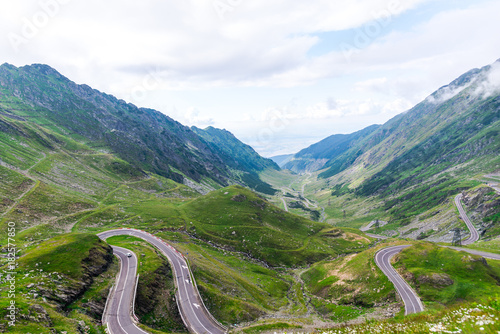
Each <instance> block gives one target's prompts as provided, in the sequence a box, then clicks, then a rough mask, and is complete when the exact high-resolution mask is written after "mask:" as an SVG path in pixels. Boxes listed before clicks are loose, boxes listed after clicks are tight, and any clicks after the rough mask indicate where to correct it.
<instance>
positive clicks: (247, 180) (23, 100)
mask: <svg viewBox="0 0 500 334" xmlns="http://www.w3.org/2000/svg"><path fill="white" fill-rule="evenodd" d="M0 94H1V96H0V115H1V119H0V122H1V123H0V126H1V130H2V132H4V133H11V134H16V135H20V136H29V134H28V133H26V131H25V129H21V127H20V126H18V125H16V124H12V121H13V120H15V121H17V122H19V121H23V122H25V123H30V124H32V125H35V124H36V127H37V128H38V129H39V130H41V131H44V132H45V130H46V129H48V130H49V131H51V132H54V134H52V133H51V134H48V135H62V136H65V137H68V138H71V139H73V140H75V141H78V142H80V143H85V144H86V145H88V146H89V147H90V148H92V149H96V150H99V151H101V152H108V153H112V154H115V155H116V156H118V157H119V158H121V159H123V160H124V161H126V162H128V163H130V164H131V165H133V166H134V167H136V168H139V169H142V170H144V171H149V172H153V173H156V174H158V175H161V176H164V177H166V178H169V179H171V180H174V181H176V182H179V183H186V182H189V180H191V181H194V182H196V183H201V184H204V185H205V186H206V188H207V189H213V188H214V187H213V186H226V185H228V184H234V183H240V184H244V185H247V186H249V187H250V188H254V189H255V188H256V187H257V188H259V189H260V190H262V191H265V192H268V193H272V192H273V190H272V188H271V187H270V186H269V185H267V184H264V183H263V182H262V181H260V179H259V177H258V176H257V174H256V172H259V171H261V170H263V169H264V168H268V167H269V168H275V169H278V166H277V165H276V164H274V163H273V162H272V161H271V160H269V159H265V158H262V157H261V156H259V155H258V154H257V153H256V152H255V151H254V150H253V149H252V148H250V147H249V146H248V145H245V144H243V143H241V142H240V141H239V140H238V139H236V138H235V137H234V136H232V135H231V134H230V133H228V132H227V131H222V130H220V131H219V130H216V129H213V128H209V129H206V130H200V129H197V128H193V129H191V128H189V127H186V126H184V125H182V124H180V123H179V122H176V121H175V120H173V119H171V118H170V117H168V116H166V115H164V114H162V113H160V112H158V111H156V110H152V109H147V108H139V107H136V106H135V105H133V104H130V103H126V102H125V101H123V100H119V99H117V98H115V97H113V96H111V95H108V94H105V93H101V92H99V91H97V90H95V89H92V88H91V87H89V86H87V85H77V84H75V83H74V82H72V81H71V80H69V79H68V78H66V77H64V76H63V75H61V74H60V73H58V72H57V71H56V70H54V69H53V68H51V67H49V66H47V65H40V64H35V65H31V66H24V67H20V68H16V67H15V66H12V65H9V64H3V65H2V66H0ZM6 162H8V161H6ZM12 164H13V165H16V163H15V162H13V163H12Z"/></svg>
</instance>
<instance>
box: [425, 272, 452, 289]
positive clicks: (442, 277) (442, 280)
mask: <svg viewBox="0 0 500 334" xmlns="http://www.w3.org/2000/svg"><path fill="white" fill-rule="evenodd" d="M417 281H418V282H419V283H420V284H430V285H432V286H433V287H435V288H437V289H442V288H445V287H447V286H450V285H452V284H453V283H455V282H454V281H453V280H452V279H451V277H450V276H449V275H447V274H444V273H440V274H437V273H434V274H431V275H422V276H419V277H418V278H417Z"/></svg>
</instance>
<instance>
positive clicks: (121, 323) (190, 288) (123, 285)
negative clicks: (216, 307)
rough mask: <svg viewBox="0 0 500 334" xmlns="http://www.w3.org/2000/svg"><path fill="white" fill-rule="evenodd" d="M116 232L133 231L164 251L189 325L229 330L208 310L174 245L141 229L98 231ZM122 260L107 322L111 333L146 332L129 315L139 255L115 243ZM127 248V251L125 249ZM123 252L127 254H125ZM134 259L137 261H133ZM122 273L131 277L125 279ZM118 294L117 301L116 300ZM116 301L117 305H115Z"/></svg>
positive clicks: (209, 332) (212, 331)
mask: <svg viewBox="0 0 500 334" xmlns="http://www.w3.org/2000/svg"><path fill="white" fill-rule="evenodd" d="M117 235H131V236H135V237H138V238H141V239H143V240H145V241H147V242H149V243H150V244H151V245H153V246H155V247H156V248H158V250H160V251H161V252H162V253H163V255H165V256H166V257H167V258H168V259H169V262H170V264H171V266H172V270H173V274H174V276H175V278H176V279H175V282H176V287H177V292H176V300H177V305H178V306H179V312H180V314H181V316H182V320H183V321H184V323H185V325H186V327H187V328H188V329H189V331H190V332H191V333H195V334H205V333H206V334H222V333H226V331H227V330H226V328H224V327H223V326H222V325H220V324H219V323H218V322H217V321H216V320H215V319H214V318H213V317H212V316H211V314H210V313H209V312H208V310H207V309H206V308H205V305H204V304H203V301H202V300H201V297H200V295H199V293H198V289H197V288H196V287H195V285H194V283H193V281H192V279H191V273H190V270H189V267H188V265H187V262H186V260H185V259H184V257H183V256H182V255H181V254H180V253H179V252H178V251H177V250H175V249H174V248H173V247H172V246H170V245H169V244H167V243H166V242H164V241H163V240H161V239H159V238H157V237H155V236H153V235H151V234H149V233H147V232H144V231H140V230H135V229H119V230H111V231H106V232H102V233H99V234H98V236H99V238H101V239H103V240H106V239H107V238H109V237H112V236H117ZM115 250H116V254H117V255H118V256H119V257H120V259H121V261H122V267H121V271H120V277H119V279H118V282H117V286H116V289H115V293H114V297H113V298H112V301H108V302H107V303H110V304H108V306H107V307H108V311H107V316H106V319H107V322H108V326H109V328H110V329H111V333H112V334H122V333H128V334H141V333H142V334H144V333H146V332H144V331H142V330H141V329H139V328H138V327H137V326H135V325H134V324H133V321H132V319H131V315H130V308H131V304H132V297H131V296H132V294H133V292H134V288H135V277H136V271H137V258H136V257H135V255H133V256H132V257H130V258H129V257H127V256H126V255H124V253H123V252H124V251H125V253H126V252H130V251H128V250H126V249H125V250H124V249H123V248H121V249H120V248H118V247H113V251H115ZM123 250H124V251H123ZM123 256H124V257H123ZM133 261H135V264H134V262H133ZM123 277H125V278H127V277H128V279H127V280H126V279H124V278H123ZM117 298H118V302H117V301H116V300H117ZM116 304H117V305H116Z"/></svg>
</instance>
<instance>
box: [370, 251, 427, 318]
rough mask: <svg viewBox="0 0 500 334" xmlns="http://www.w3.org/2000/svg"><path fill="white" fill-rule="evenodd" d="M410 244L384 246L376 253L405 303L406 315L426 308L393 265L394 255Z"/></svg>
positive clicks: (378, 264)
mask: <svg viewBox="0 0 500 334" xmlns="http://www.w3.org/2000/svg"><path fill="white" fill-rule="evenodd" d="M410 246H411V245H402V246H393V247H388V248H383V249H381V250H379V251H378V252H377V253H376V254H375V263H376V264H377V266H378V267H379V268H380V270H382V272H383V273H384V274H385V275H386V276H387V278H389V280H390V281H391V282H392V283H393V284H394V287H395V288H396V291H397V292H398V294H399V296H400V297H401V299H402V300H403V303H404V304H405V315H408V314H412V313H418V312H422V311H423V310H424V306H423V304H422V301H421V300H420V298H419V297H418V295H417V294H416V293H415V291H413V289H412V288H411V287H410V285H409V284H408V283H407V282H406V281H405V280H404V279H403V278H402V277H401V276H400V275H399V274H398V273H397V272H396V270H395V269H394V267H393V266H392V265H391V259H392V257H393V256H394V255H396V254H397V253H399V252H401V250H403V249H405V248H407V247H410Z"/></svg>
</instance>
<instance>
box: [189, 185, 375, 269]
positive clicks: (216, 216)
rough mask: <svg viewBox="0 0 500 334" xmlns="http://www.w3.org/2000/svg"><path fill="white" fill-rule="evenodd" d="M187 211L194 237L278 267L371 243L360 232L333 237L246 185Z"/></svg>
mask: <svg viewBox="0 0 500 334" xmlns="http://www.w3.org/2000/svg"><path fill="white" fill-rule="evenodd" d="M181 209H182V210H183V211H184V212H185V214H186V217H187V218H188V219H189V224H188V227H187V232H188V233H190V234H193V235H194V236H196V237H199V238H202V239H204V240H209V241H211V242H214V243H216V244H218V245H222V246H224V247H229V248H231V249H234V250H238V251H240V252H244V253H246V254H248V255H249V256H250V257H253V258H257V259H259V260H263V261H265V262H266V263H268V264H270V265H272V266H281V265H286V266H296V265H303V264H306V263H312V262H315V261H319V260H321V259H324V258H325V257H328V256H332V255H336V254H339V253H349V252H353V251H356V250H360V249H363V248H365V247H366V246H367V245H368V243H369V241H368V239H366V238H363V237H361V236H360V235H359V232H356V231H348V230H343V231H341V233H340V235H339V236H338V237H332V236H331V234H329V230H330V229H331V227H330V226H329V225H327V224H321V223H316V222H313V221H310V220H307V219H305V218H302V217H299V216H296V215H292V214H290V213H287V212H285V211H283V210H281V209H279V208H277V207H275V206H274V205H272V204H270V203H268V202H267V201H266V200H264V199H262V198H260V197H258V196H257V195H256V194H255V193H252V192H251V191H249V190H247V189H245V188H243V187H240V186H231V187H227V188H223V189H220V190H216V191H214V192H212V193H210V194H208V195H206V196H203V197H200V198H198V199H195V200H193V201H191V202H189V203H186V204H184V205H183V206H182V207H181Z"/></svg>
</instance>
